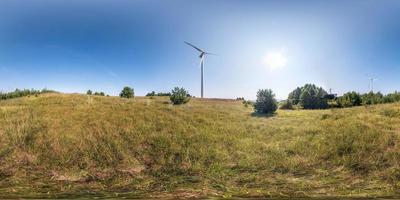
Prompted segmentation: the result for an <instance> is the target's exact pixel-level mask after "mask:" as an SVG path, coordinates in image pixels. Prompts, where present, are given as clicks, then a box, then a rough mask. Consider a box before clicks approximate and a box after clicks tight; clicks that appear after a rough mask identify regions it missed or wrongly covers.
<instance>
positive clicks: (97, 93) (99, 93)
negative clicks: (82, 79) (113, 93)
mask: <svg viewBox="0 0 400 200" xmlns="http://www.w3.org/2000/svg"><path fill="white" fill-rule="evenodd" d="M86 94H87V95H95V96H106V94H105V93H104V92H94V93H93V91H92V90H88V91H87V92H86ZM107 96H108V95H107Z"/></svg>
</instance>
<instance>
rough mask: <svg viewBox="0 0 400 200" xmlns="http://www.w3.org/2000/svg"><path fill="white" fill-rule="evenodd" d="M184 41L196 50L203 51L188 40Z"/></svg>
mask: <svg viewBox="0 0 400 200" xmlns="http://www.w3.org/2000/svg"><path fill="white" fill-rule="evenodd" d="M185 43H186V44H187V45H189V46H191V47H193V48H195V49H196V50H197V51H200V52H202V53H203V52H204V51H203V50H201V49H200V48H198V47H196V46H194V45H193V44H190V43H189V42H186V41H185Z"/></svg>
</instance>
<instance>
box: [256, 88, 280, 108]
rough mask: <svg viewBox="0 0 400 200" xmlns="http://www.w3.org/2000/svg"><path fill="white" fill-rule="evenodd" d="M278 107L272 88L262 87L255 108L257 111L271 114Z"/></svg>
mask: <svg viewBox="0 0 400 200" xmlns="http://www.w3.org/2000/svg"><path fill="white" fill-rule="evenodd" d="M277 108H278V103H277V101H276V99H275V94H274V93H273V92H272V90H271V89H260V90H258V92H257V100H256V103H255V104H254V109H255V111H256V112H257V113H266V114H271V113H274V112H275V111H276V109H277Z"/></svg>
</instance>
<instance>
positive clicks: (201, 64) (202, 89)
mask: <svg viewBox="0 0 400 200" xmlns="http://www.w3.org/2000/svg"><path fill="white" fill-rule="evenodd" d="M185 43H186V44H187V45H189V46H191V47H193V48H194V49H196V50H197V51H199V52H200V55H199V58H200V67H201V98H203V97H204V86H203V82H204V81H203V74H204V59H205V57H206V54H210V55H215V54H212V53H208V52H206V51H204V50H202V49H200V48H198V47H196V46H194V45H193V44H190V43H189V42H186V41H185Z"/></svg>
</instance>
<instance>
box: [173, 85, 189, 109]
mask: <svg viewBox="0 0 400 200" xmlns="http://www.w3.org/2000/svg"><path fill="white" fill-rule="evenodd" d="M169 99H170V100H171V102H172V103H173V104H175V105H177V104H184V103H187V102H188V101H189V100H190V98H189V93H188V92H187V91H186V90H185V89H184V88H179V87H175V88H174V89H173V90H172V92H171V96H170V98H169Z"/></svg>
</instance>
